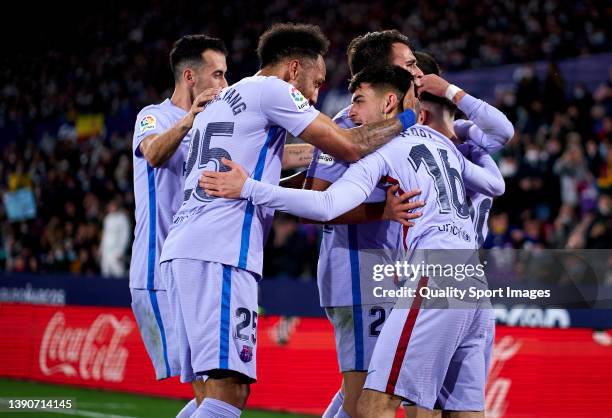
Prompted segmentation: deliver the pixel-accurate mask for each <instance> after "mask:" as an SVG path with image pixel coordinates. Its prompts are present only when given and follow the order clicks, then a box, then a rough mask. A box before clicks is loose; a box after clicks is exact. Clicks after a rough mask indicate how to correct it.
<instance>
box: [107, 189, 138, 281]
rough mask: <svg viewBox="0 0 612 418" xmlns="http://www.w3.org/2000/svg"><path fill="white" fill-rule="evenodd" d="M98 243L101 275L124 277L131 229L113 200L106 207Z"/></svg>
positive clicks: (124, 215) (125, 217) (128, 221)
mask: <svg viewBox="0 0 612 418" xmlns="http://www.w3.org/2000/svg"><path fill="white" fill-rule="evenodd" d="M103 225H104V227H103V229H102V242H101V243H100V258H101V260H100V264H101V267H102V274H103V275H104V276H110V277H125V275H126V273H127V270H126V266H127V257H126V256H127V250H128V248H129V245H130V238H131V235H132V229H131V226H130V220H129V219H128V216H127V215H126V214H125V212H124V211H123V210H122V209H121V208H120V207H119V204H118V203H117V201H115V200H111V201H110V203H109V204H108V207H107V214H106V216H105V217H104V224H103Z"/></svg>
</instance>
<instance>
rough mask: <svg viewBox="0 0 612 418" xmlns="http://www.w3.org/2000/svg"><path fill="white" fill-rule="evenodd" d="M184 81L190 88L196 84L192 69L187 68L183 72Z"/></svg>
mask: <svg viewBox="0 0 612 418" xmlns="http://www.w3.org/2000/svg"><path fill="white" fill-rule="evenodd" d="M183 81H184V82H185V83H186V84H187V86H189V87H193V85H194V84H195V77H194V74H193V71H192V70H191V68H185V69H184V70H183Z"/></svg>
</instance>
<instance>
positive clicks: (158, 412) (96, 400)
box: [0, 379, 312, 418]
mask: <svg viewBox="0 0 612 418" xmlns="http://www.w3.org/2000/svg"><path fill="white" fill-rule="evenodd" d="M20 396H22V397H27V398H30V399H33V398H36V397H42V398H72V399H76V410H75V409H72V410H66V411H65V412H60V410H56V411H57V412H54V413H42V412H41V411H35V412H19V413H13V412H9V411H7V410H6V398H16V397H20ZM0 398H4V399H3V402H2V409H0V418H4V417H13V416H15V417H24V418H27V417H28V416H30V417H31V416H35V417H36V418H58V417H61V416H62V415H65V416H73V417H83V418H140V417H147V418H148V417H155V418H157V417H159V418H163V417H171V418H172V417H175V416H176V414H177V413H178V411H180V410H181V408H182V407H183V406H184V405H185V403H186V402H187V401H183V400H176V399H164V398H155V397H150V396H141V395H132V394H126V393H118V392H107V391H102V390H95V389H81V388H75V387H69V386H59V385H48V384H42V383H33V382H25V381H19V380H8V379H0ZM242 418H312V417H310V416H307V415H294V414H282V413H276V412H266V411H244V412H243V413H242Z"/></svg>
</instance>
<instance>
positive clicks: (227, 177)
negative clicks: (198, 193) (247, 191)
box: [198, 158, 248, 199]
mask: <svg viewBox="0 0 612 418" xmlns="http://www.w3.org/2000/svg"><path fill="white" fill-rule="evenodd" d="M221 162H222V163H223V165H225V166H226V167H229V168H230V170H229V171H204V172H203V173H202V175H201V176H200V178H199V180H198V184H199V185H200V187H201V188H203V189H204V191H205V192H206V193H207V194H209V195H211V196H215V197H224V198H227V199H240V192H241V191H242V186H244V182H245V181H246V179H247V177H248V175H247V172H246V171H245V170H244V168H242V166H241V165H240V164H238V163H236V162H234V161H232V160H228V159H227V158H222V159H221Z"/></svg>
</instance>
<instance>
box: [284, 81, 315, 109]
mask: <svg viewBox="0 0 612 418" xmlns="http://www.w3.org/2000/svg"><path fill="white" fill-rule="evenodd" d="M289 95H290V96H291V100H293V104H295V107H296V108H297V110H300V111H302V110H306V109H308V108H309V107H310V105H309V104H308V100H306V98H305V97H304V96H303V95H302V93H300V91H299V90H298V89H296V88H295V87H293V86H289Z"/></svg>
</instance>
